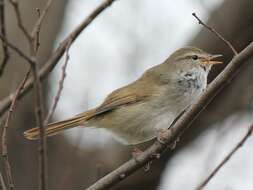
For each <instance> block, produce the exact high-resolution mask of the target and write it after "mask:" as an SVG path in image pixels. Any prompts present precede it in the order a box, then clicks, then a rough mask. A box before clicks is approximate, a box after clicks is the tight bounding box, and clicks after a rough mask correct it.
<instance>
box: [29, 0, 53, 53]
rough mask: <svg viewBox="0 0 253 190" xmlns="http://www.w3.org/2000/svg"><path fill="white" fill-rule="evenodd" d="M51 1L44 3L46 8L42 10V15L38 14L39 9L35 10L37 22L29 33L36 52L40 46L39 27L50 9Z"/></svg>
mask: <svg viewBox="0 0 253 190" xmlns="http://www.w3.org/2000/svg"><path fill="white" fill-rule="evenodd" d="M52 2H53V1H52V0H48V1H47V3H46V6H45V8H44V9H43V11H42V13H40V10H39V9H36V10H37V12H38V15H39V19H38V20H37V22H36V23H35V25H34V27H33V30H32V32H31V37H32V39H33V40H34V43H33V45H34V49H35V50H36V51H37V50H38V48H39V46H40V40H39V33H40V28H41V25H42V22H43V20H44V18H45V16H46V14H47V12H48V10H49V8H50V7H51V5H52Z"/></svg>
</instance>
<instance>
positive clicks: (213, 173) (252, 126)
mask: <svg viewBox="0 0 253 190" xmlns="http://www.w3.org/2000/svg"><path fill="white" fill-rule="evenodd" d="M252 131H253V124H252V125H251V126H250V127H249V128H248V131H247V133H246V134H245V135H244V136H243V138H242V139H241V140H240V141H239V142H238V143H237V144H236V146H235V147H234V148H233V149H232V150H231V151H230V152H229V153H228V154H227V155H226V156H225V157H224V158H223V159H222V161H221V162H220V163H219V164H218V165H217V166H216V167H215V168H214V169H213V171H212V172H211V173H210V174H209V175H208V176H207V177H206V178H205V179H204V180H203V181H202V182H201V183H200V184H199V186H198V187H197V188H196V190H201V189H203V188H204V187H205V186H206V185H207V184H208V182H209V181H210V180H211V179H212V178H213V177H214V176H215V174H217V172H218V171H219V170H220V169H221V168H222V167H223V166H224V165H225V164H226V163H227V162H228V161H229V160H230V158H231V157H232V156H233V155H234V154H235V153H236V152H237V151H238V150H239V148H241V147H242V146H243V145H244V143H245V142H246V141H247V139H248V138H249V137H250V135H251V134H252Z"/></svg>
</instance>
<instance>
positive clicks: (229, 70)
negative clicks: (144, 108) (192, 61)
mask: <svg viewBox="0 0 253 190" xmlns="http://www.w3.org/2000/svg"><path fill="white" fill-rule="evenodd" d="M252 55H253V43H250V44H249V45H248V46H247V47H246V48H245V49H244V50H242V51H241V52H240V53H239V54H238V55H236V56H235V57H234V58H233V59H232V60H231V61H230V63H229V64H228V65H227V66H226V68H225V69H224V70H223V71H222V72H221V73H220V74H219V75H218V76H217V77H216V78H215V80H214V81H213V82H212V83H211V84H210V85H209V87H208V89H207V90H206V92H204V93H203V95H202V96H201V97H200V98H199V100H198V102H197V103H196V104H194V105H193V106H191V108H190V109H189V110H188V111H187V112H186V113H185V114H183V115H182V117H180V118H179V119H178V121H177V122H176V123H175V125H174V126H173V127H172V128H170V129H169V130H167V133H165V134H163V136H164V137H163V138H164V142H163V143H161V142H159V141H158V140H156V141H155V143H154V144H153V145H152V146H150V147H149V148H148V149H147V150H145V151H144V152H143V153H142V154H140V155H139V156H137V158H136V159H131V160H129V161H128V162H126V163H124V164H123V165H121V166H120V167H119V168H117V169H115V170H114V171H112V172H111V173H109V174H107V175H106V176H104V177H103V178H101V179H100V180H98V181H97V182H95V183H94V184H93V185H91V186H90V187H89V188H87V189H86V190H102V189H108V188H110V187H111V186H113V185H115V184H117V183H119V182H120V181H121V180H123V179H125V178H126V177H127V176H129V175H130V174H132V173H134V172H135V171H136V170H138V169H139V168H141V167H143V166H144V165H145V164H147V163H148V162H150V161H152V160H155V159H158V158H159V156H157V155H160V154H161V153H163V152H164V151H165V149H166V147H168V145H170V144H173V143H175V142H176V140H177V139H178V138H179V137H180V135H181V134H182V133H183V132H184V131H185V130H186V129H187V128H188V127H189V126H190V124H191V123H192V122H193V121H194V120H195V119H196V118H197V116H198V115H199V114H200V112H201V111H202V110H204V109H205V107H206V106H207V105H208V104H209V103H210V102H211V100H212V99H213V98H214V97H215V96H216V95H217V94H218V93H219V92H220V91H221V90H222V89H224V87H226V86H227V85H228V84H229V83H230V81H231V80H232V79H233V78H234V76H235V74H236V73H237V71H238V69H239V68H240V67H241V66H242V65H244V64H245V63H246V61H247V60H248V59H249V58H250V57H251V56H252Z"/></svg>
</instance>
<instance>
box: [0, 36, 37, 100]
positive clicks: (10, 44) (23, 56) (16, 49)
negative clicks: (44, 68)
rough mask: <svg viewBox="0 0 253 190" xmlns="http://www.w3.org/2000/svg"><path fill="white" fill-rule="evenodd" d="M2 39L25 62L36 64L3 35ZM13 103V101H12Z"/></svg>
mask: <svg viewBox="0 0 253 190" xmlns="http://www.w3.org/2000/svg"><path fill="white" fill-rule="evenodd" d="M0 38H1V40H2V41H4V42H5V44H6V45H7V46H8V47H9V48H10V49H12V50H14V51H15V52H16V53H17V54H18V55H19V56H20V57H22V58H23V59H24V60H26V61H27V62H28V63H30V64H34V61H33V60H32V59H31V58H30V57H29V56H28V55H26V54H25V53H24V52H23V51H22V50H20V49H19V48H18V47H16V46H15V45H14V44H12V43H11V42H9V41H8V40H7V39H6V38H5V37H4V36H3V35H1V34H0ZM10 101H11V100H10Z"/></svg>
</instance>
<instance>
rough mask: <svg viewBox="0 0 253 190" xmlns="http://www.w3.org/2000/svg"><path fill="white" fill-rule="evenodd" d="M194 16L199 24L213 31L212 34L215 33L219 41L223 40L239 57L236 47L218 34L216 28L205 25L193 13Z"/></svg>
mask: <svg viewBox="0 0 253 190" xmlns="http://www.w3.org/2000/svg"><path fill="white" fill-rule="evenodd" d="M192 16H194V17H195V18H196V19H197V20H198V22H199V24H201V25H203V26H204V27H206V28H207V29H208V30H209V31H211V32H212V33H214V34H215V35H216V36H217V37H218V38H219V39H221V40H222V41H223V42H224V43H225V44H226V45H227V46H228V47H229V48H230V49H231V50H232V52H233V53H234V55H237V54H238V52H237V51H236V49H235V48H234V46H233V45H232V44H231V43H230V42H229V41H228V40H226V39H225V38H224V37H223V36H222V35H221V34H220V33H218V32H217V31H216V30H215V29H214V28H212V27H210V26H208V25H207V24H205V23H204V22H202V21H201V20H200V18H199V17H198V16H197V15H196V13H192Z"/></svg>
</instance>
